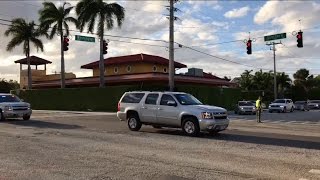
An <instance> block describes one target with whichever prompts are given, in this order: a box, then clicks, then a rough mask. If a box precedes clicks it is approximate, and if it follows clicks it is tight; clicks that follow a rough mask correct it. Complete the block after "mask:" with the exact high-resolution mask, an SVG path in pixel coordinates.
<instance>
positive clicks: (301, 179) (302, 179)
mask: <svg viewBox="0 0 320 180" xmlns="http://www.w3.org/2000/svg"><path fill="white" fill-rule="evenodd" d="M299 180H308V179H306V178H300V179H299Z"/></svg>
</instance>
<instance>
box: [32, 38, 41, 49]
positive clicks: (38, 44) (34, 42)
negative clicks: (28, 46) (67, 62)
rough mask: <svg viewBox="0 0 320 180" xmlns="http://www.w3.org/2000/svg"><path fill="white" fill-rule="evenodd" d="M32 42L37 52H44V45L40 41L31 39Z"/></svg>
mask: <svg viewBox="0 0 320 180" xmlns="http://www.w3.org/2000/svg"><path fill="white" fill-rule="evenodd" d="M30 41H31V42H32V43H33V44H34V46H35V47H36V48H37V51H39V49H40V50H41V51H42V52H43V43H42V41H41V40H40V39H37V38H34V37H33V38H31V39H30Z"/></svg>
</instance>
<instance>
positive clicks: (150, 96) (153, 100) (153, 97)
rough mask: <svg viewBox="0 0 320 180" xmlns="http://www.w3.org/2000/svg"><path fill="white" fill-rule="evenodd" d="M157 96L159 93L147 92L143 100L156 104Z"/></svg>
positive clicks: (146, 102)
mask: <svg viewBox="0 0 320 180" xmlns="http://www.w3.org/2000/svg"><path fill="white" fill-rule="evenodd" d="M158 97H159V94H148V96H147V98H146V101H145V104H153V105H156V104H157V100H158Z"/></svg>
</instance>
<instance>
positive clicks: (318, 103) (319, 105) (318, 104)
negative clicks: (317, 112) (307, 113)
mask: <svg viewBox="0 0 320 180" xmlns="http://www.w3.org/2000/svg"><path fill="white" fill-rule="evenodd" d="M308 107H309V108H310V109H320V100H310V101H308Z"/></svg>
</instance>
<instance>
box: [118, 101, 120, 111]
mask: <svg viewBox="0 0 320 180" xmlns="http://www.w3.org/2000/svg"><path fill="white" fill-rule="evenodd" d="M118 111H120V102H118Z"/></svg>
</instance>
